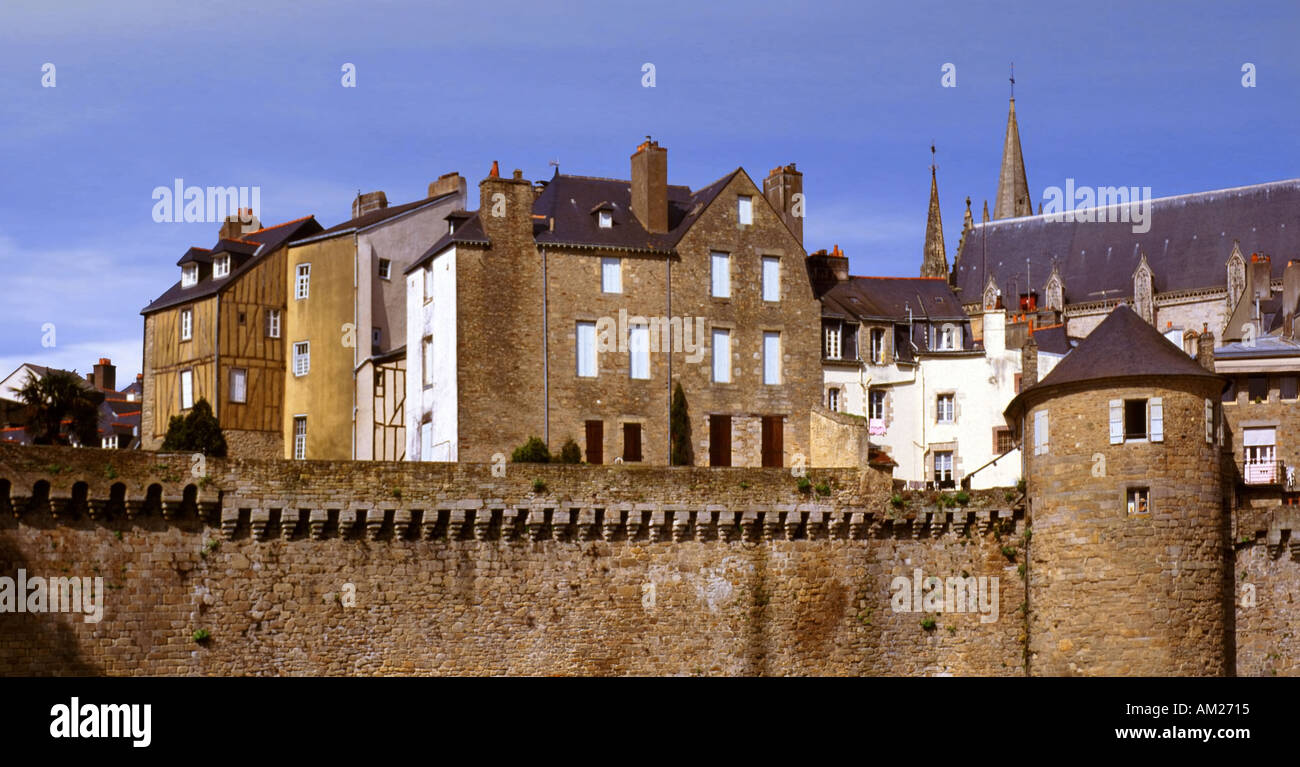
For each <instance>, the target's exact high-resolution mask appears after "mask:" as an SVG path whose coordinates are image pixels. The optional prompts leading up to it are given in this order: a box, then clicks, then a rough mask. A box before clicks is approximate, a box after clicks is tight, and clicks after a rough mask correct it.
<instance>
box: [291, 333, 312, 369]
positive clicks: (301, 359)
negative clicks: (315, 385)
mask: <svg viewBox="0 0 1300 767" xmlns="http://www.w3.org/2000/svg"><path fill="white" fill-rule="evenodd" d="M310 372H311V342H310V341H295V342H294V344H293V374H294V376H295V377H298V378H301V377H302V376H305V375H307V374H308V373H310Z"/></svg>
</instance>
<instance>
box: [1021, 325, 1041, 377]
mask: <svg viewBox="0 0 1300 767" xmlns="http://www.w3.org/2000/svg"><path fill="white" fill-rule="evenodd" d="M1036 383H1038V341H1037V340H1036V339H1035V338H1034V334H1033V333H1030V334H1029V338H1027V339H1026V340H1025V345H1024V346H1022V347H1020V391H1024V390H1025V389H1028V388H1029V387H1031V386H1033V385H1034V384H1036Z"/></svg>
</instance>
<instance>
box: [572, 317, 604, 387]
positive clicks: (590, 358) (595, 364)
mask: <svg viewBox="0 0 1300 767" xmlns="http://www.w3.org/2000/svg"><path fill="white" fill-rule="evenodd" d="M574 342H575V343H574V348H575V354H574V356H575V358H576V363H577V374H578V377H579V378H595V377H596V376H597V375H599V373H600V364H599V361H600V360H599V356H598V355H597V353H596V323H594V322H588V321H586V320H579V321H578V325H577V329H576V330H575V331H574Z"/></svg>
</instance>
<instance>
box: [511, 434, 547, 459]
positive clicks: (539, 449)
mask: <svg viewBox="0 0 1300 767" xmlns="http://www.w3.org/2000/svg"><path fill="white" fill-rule="evenodd" d="M510 460H511V461H514V462H515V463H550V462H551V451H550V450H548V449H547V448H546V443H545V442H543V441H542V440H541V438H540V437H529V438H528V441H527V442H525V443H524V444H522V445H520V446H519V447H517V448H515V451H514V452H513V453H511V455H510Z"/></svg>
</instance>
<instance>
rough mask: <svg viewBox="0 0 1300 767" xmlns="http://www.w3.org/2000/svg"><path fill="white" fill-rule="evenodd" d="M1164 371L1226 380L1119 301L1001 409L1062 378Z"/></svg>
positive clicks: (1134, 375) (1087, 378)
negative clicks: (1055, 362)
mask: <svg viewBox="0 0 1300 767" xmlns="http://www.w3.org/2000/svg"><path fill="white" fill-rule="evenodd" d="M1169 376H1176V377H1192V378H1206V379H1212V380H1216V381H1219V382H1221V383H1225V384H1226V379H1224V378H1223V377H1222V376H1220V375H1217V374H1215V373H1211V372H1210V371H1208V370H1206V369H1205V368H1203V367H1201V365H1200V364H1199V363H1198V362H1197V361H1196V360H1195V359H1193V358H1192V357H1190V356H1188V354H1187V352H1185V351H1183V350H1182V349H1180V348H1179V347H1177V346H1174V345H1173V344H1172V343H1170V341H1169V339H1167V338H1165V337H1164V336H1163V335H1161V334H1160V331H1158V330H1156V329H1155V328H1153V327H1151V325H1149V324H1147V322H1146V320H1144V319H1142V318H1141V317H1139V316H1138V315H1137V312H1134V311H1133V310H1132V309H1130V308H1129V307H1128V305H1126V304H1120V305H1119V306H1117V307H1115V308H1114V309H1113V310H1112V311H1111V313H1110V314H1109V315H1108V316H1107V317H1106V319H1104V320H1102V322H1101V324H1100V325H1098V326H1097V327H1096V329H1094V330H1093V331H1092V332H1091V333H1089V334H1088V336H1087V337H1086V338H1084V339H1083V341H1081V342H1080V343H1079V345H1078V346H1077V347H1075V349H1074V350H1073V351H1071V352H1070V353H1069V354H1067V355H1065V357H1064V358H1062V359H1061V361H1060V362H1059V363H1057V365H1056V367H1054V368H1052V372H1050V373H1048V374H1047V375H1046V376H1044V377H1043V379H1042V380H1041V381H1039V382H1038V383H1036V384H1034V385H1033V386H1030V387H1027V388H1026V389H1025V390H1024V391H1023V392H1021V393H1020V394H1019V395H1017V396H1016V398H1015V399H1013V400H1012V401H1011V404H1010V405H1008V406H1007V410H1006V412H1007V413H1011V412H1012V411H1013V410H1015V409H1016V408H1017V407H1020V406H1023V405H1024V403H1025V401H1026V398H1027V397H1035V398H1037V397H1038V396H1040V395H1042V394H1043V393H1045V392H1048V391H1050V390H1052V389H1056V388H1059V387H1061V386H1064V385H1066V384H1073V383H1081V382H1085V381H1101V380H1105V379H1117V378H1141V379H1150V378H1153V377H1169Z"/></svg>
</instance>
